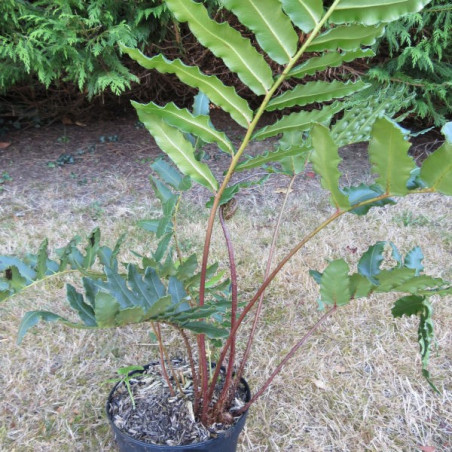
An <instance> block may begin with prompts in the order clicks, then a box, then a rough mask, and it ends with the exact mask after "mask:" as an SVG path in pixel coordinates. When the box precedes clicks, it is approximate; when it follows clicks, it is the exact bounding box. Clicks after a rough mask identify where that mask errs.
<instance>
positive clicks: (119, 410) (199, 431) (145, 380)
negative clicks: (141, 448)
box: [108, 360, 250, 446]
mask: <svg viewBox="0 0 452 452" xmlns="http://www.w3.org/2000/svg"><path fill="white" fill-rule="evenodd" d="M167 366H168V365H167ZM168 369H171V376H170V377H169V379H170V384H171V385H172V386H173V389H172V390H173V392H174V394H173V395H172V394H171V393H170V390H169V386H168V384H167V383H166V381H165V379H164V378H163V377H162V371H161V366H160V364H159V363H152V364H150V365H149V366H146V368H145V369H144V371H143V372H141V371H136V372H132V373H131V374H129V375H130V378H129V379H128V382H129V387H130V393H131V394H132V395H133V400H132V398H131V397H130V393H129V392H128V390H127V388H126V385H125V384H124V383H119V384H118V385H117V386H116V390H114V391H113V393H112V394H111V396H110V398H109V400H108V413H109V417H110V419H111V420H112V421H113V423H114V425H115V426H116V427H117V428H118V429H119V430H120V431H121V432H123V433H126V435H128V436H130V437H132V438H135V439H137V440H139V441H143V442H146V443H152V444H158V445H167V446H182V445H187V444H193V443H199V442H204V441H208V440H209V439H213V438H217V437H218V435H221V434H223V433H224V432H226V431H227V430H229V428H231V426H233V425H234V424H235V423H236V422H237V421H238V420H239V419H240V416H238V417H234V416H233V415H228V416H229V417H230V420H231V421H232V423H231V424H226V423H223V422H221V423H214V424H212V425H210V426H209V428H206V427H205V426H204V425H202V424H201V423H200V422H196V421H195V413H194V394H193V381H192V377H191V375H192V374H191V370H190V366H189V365H188V364H186V363H185V362H184V361H180V360H172V362H171V366H168ZM173 372H174V375H177V378H178V380H179V381H178V386H179V387H180V390H181V391H183V395H182V394H181V393H180V392H179V391H178V390H177V387H176V384H175V379H174V378H173ZM222 382H223V380H222V374H220V379H219V383H218V384H217V387H216V389H215V392H214V395H213V403H215V402H216V401H217V400H218V397H219V395H220V392H221V390H222ZM249 397H250V393H249V390H248V391H247V390H246V388H245V386H244V385H242V386H240V385H239V387H238V389H237V393H236V397H235V399H234V400H233V405H232V407H231V411H233V410H234V409H235V410H238V409H240V408H242V407H243V406H244V404H245V402H246V401H249Z"/></svg>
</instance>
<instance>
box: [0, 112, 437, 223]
mask: <svg viewBox="0 0 452 452" xmlns="http://www.w3.org/2000/svg"><path fill="white" fill-rule="evenodd" d="M269 121H271V118H268V119H267V121H266V122H269ZM63 122H64V123H63ZM212 122H213V123H214V125H215V127H217V128H218V129H220V130H224V131H226V133H227V134H228V135H229V136H230V137H232V139H233V141H234V142H235V144H238V143H240V140H241V138H242V137H243V135H244V129H242V128H240V127H239V126H238V125H237V124H236V123H235V122H234V121H232V120H231V119H230V118H229V116H228V115H226V114H224V113H222V112H220V111H216V110H214V111H213V114H212ZM264 122H265V121H264ZM412 141H413V140H412ZM0 142H2V143H3V147H1V146H0V202H1V213H0V219H4V218H5V217H9V216H14V215H16V216H23V215H25V214H26V213H27V212H29V211H35V210H38V211H39V210H40V197H39V195H38V194H39V192H40V191H44V190H47V191H48V190H49V189H50V190H51V191H52V198H53V199H52V208H55V209H59V208H61V206H62V205H64V204H65V201H66V200H68V199H70V198H72V199H74V197H75V198H77V199H79V198H84V199H86V200H90V199H91V200H92V201H93V202H96V203H100V204H102V203H105V202H114V203H125V204H127V203H128V202H129V201H130V199H128V196H127V193H122V192H121V189H120V187H118V184H115V183H114V181H115V180H121V179H123V180H124V179H126V180H127V184H128V186H129V187H132V188H133V191H134V192H135V194H136V193H138V194H139V193H140V192H142V191H146V192H148V193H149V191H150V185H149V182H148V176H149V174H150V168H149V165H150V163H152V161H154V160H155V159H156V158H158V157H161V156H163V153H162V152H161V151H160V150H159V148H158V147H157V146H156V144H155V142H154V140H153V139H152V138H151V136H150V134H149V132H148V131H147V130H146V129H144V128H143V126H142V124H141V123H139V121H137V119H136V116H135V115H132V114H130V115H126V116H122V117H118V118H114V119H109V120H105V119H99V120H97V121H95V122H93V121H90V122H87V123H86V124H85V123H83V120H82V119H79V120H78V121H71V120H68V119H67V118H64V119H63V121H60V122H54V123H53V124H51V125H49V126H44V127H40V128H34V127H31V128H28V129H25V130H14V131H11V130H10V131H8V132H7V133H6V134H4V135H2V136H1V138H0ZM439 144H440V141H439V137H438V135H437V134H434V133H432V134H429V135H423V136H420V137H418V138H416V139H414V144H413V146H412V151H414V155H415V156H416V158H418V159H422V158H424V157H425V156H426V155H427V154H428V153H429V152H431V151H432V150H433V149H435V148H436V147H437V146H438V145H439ZM274 145H275V141H274V140H266V141H263V142H257V143H252V144H251V145H250V146H249V148H248V151H247V154H248V155H255V154H257V153H260V152H264V151H267V150H272V149H273V148H274ZM366 149H367V144H366V143H358V144H354V145H352V146H348V147H345V148H343V149H341V151H340V152H341V156H342V158H343V162H342V164H341V170H342V171H343V173H344V182H347V181H348V182H349V181H353V183H355V181H363V180H365V179H366V178H367V177H368V175H369V169H370V167H369V163H368V158H367V152H366ZM205 151H206V163H207V164H208V165H209V167H210V168H211V169H212V170H213V172H214V174H215V175H216V176H218V178H221V175H222V174H223V171H224V170H225V169H226V168H227V166H228V164H229V156H228V155H227V154H224V153H222V152H221V151H219V150H217V149H216V148H215V147H214V146H212V145H207V146H206V147H205ZM261 176H262V174H260V173H259V172H254V173H251V175H250V173H238V174H237V175H236V176H235V179H234V180H235V181H238V180H243V179H245V180H246V179H247V178H249V177H261ZM316 179H317V177H316V176H315V175H314V173H312V172H311V171H309V168H308V171H307V172H306V173H305V174H303V175H301V176H299V177H298V180H297V182H296V183H295V185H294V187H293V189H294V190H295V191H297V190H303V191H306V190H308V191H309V190H318V189H319V188H320V187H319V183H318V181H317V180H316ZM287 182H288V179H287V177H284V176H272V178H271V180H270V181H269V182H267V183H266V184H265V188H262V187H256V188H254V189H253V188H251V189H248V192H249V191H250V190H251V191H252V192H254V193H253V195H254V196H253V199H254V202H256V201H257V202H259V200H260V199H261V198H262V197H265V198H266V199H267V200H268V197H277V198H279V197H281V196H282V194H283V193H284V192H285V190H284V187H285V186H287ZM115 193H116V194H115ZM190 196H193V198H194V199H199V200H200V201H201V202H202V203H204V202H205V201H206V200H207V199H208V197H209V194H208V193H207V191H206V190H204V189H203V188H202V187H198V188H196V187H195V189H194V190H193V192H192V193H191V195H190ZM239 197H240V196H239ZM18 199H26V200H27V202H18V201H17V200H18ZM46 201H48V199H47V200H46ZM46 208H48V204H46Z"/></svg>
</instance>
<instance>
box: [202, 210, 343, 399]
mask: <svg viewBox="0 0 452 452" xmlns="http://www.w3.org/2000/svg"><path fill="white" fill-rule="evenodd" d="M345 212H346V211H336V212H335V213H334V214H333V215H331V216H330V217H328V218H327V219H326V220H325V221H324V222H323V223H322V224H321V225H320V226H318V227H317V228H316V229H314V230H313V231H312V232H311V233H310V234H308V235H307V236H306V237H305V238H304V239H303V240H302V241H301V242H299V243H298V244H297V245H296V246H295V247H294V248H292V249H291V250H290V252H289V253H288V254H287V255H286V256H285V257H284V259H282V260H281V261H280V262H279V264H278V265H277V266H276V268H275V269H274V270H273V271H272V272H271V274H270V276H269V277H268V278H267V279H266V280H265V281H264V282H263V283H262V284H261V286H260V287H259V289H258V290H257V292H256V293H255V295H254V297H253V298H252V299H251V300H250V301H249V302H248V304H247V305H246V306H245V308H244V309H243V311H242V313H241V314H240V316H239V318H238V319H237V322H236V323H235V328H234V329H233V330H232V331H231V333H230V335H229V337H228V338H227V340H226V342H225V344H224V345H223V349H222V350H221V353H220V357H219V359H218V362H220V363H221V362H223V361H224V358H225V356H226V353H227V352H228V350H229V347H230V345H231V340H232V339H231V338H232V337H235V335H236V334H237V330H238V329H239V328H240V325H241V324H242V322H243V320H244V318H245V317H246V316H247V314H248V313H249V312H250V310H251V309H252V308H253V306H254V305H255V304H256V302H257V301H258V300H259V298H260V296H261V295H262V294H263V293H264V291H265V289H266V288H267V287H268V285H269V284H270V283H271V282H272V281H273V279H274V278H275V276H276V275H277V274H278V273H279V272H280V271H281V269H282V268H283V266H284V265H285V264H286V263H287V262H288V261H289V260H290V259H291V258H292V257H293V255H294V254H295V253H297V252H298V251H299V250H300V249H301V248H302V247H303V246H304V245H305V244H306V243H307V242H309V240H311V239H312V238H313V237H314V236H315V235H316V234H318V233H319V232H320V231H321V230H322V229H323V228H325V227H326V226H327V225H328V224H330V223H331V222H332V221H334V220H335V219H336V218H338V217H339V216H341V215H342V214H343V213H345ZM219 374H220V369H218V368H216V369H215V372H214V375H213V379H214V380H216V379H218V375H219ZM212 395H213V388H212V386H211V387H210V390H209V394H208V398H211V397H212Z"/></svg>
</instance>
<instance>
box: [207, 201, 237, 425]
mask: <svg viewBox="0 0 452 452" xmlns="http://www.w3.org/2000/svg"><path fill="white" fill-rule="evenodd" d="M219 215H220V223H221V227H222V229H223V234H224V238H225V241H226V247H227V249H228V257H229V268H230V273H231V336H232V331H233V330H234V328H235V323H236V317H237V303H238V296H237V294H238V290H237V289H238V288H237V267H236V265H235V257H234V248H233V246H232V240H231V236H230V235H229V231H228V228H227V227H226V222H225V220H224V216H223V206H221V207H220V210H219ZM230 348H231V351H230V353H229V362H228V367H227V370H226V376H225V381H224V386H223V390H222V391H221V394H220V397H219V398H218V402H217V403H216V404H215V407H214V409H213V413H214V414H213V415H214V416H216V414H217V413H220V412H222V410H223V407H224V404H225V402H226V400H227V399H228V395H229V391H230V389H231V388H230V383H231V379H232V372H233V370H234V362H235V335H234V336H232V338H231V347H230ZM221 364H222V363H217V366H219V367H221ZM215 384H216V380H213V381H212V382H211V387H212V386H213V387H215Z"/></svg>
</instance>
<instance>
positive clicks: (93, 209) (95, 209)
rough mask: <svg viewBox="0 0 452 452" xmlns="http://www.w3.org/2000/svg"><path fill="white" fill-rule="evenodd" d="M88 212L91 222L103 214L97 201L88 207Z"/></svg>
mask: <svg viewBox="0 0 452 452" xmlns="http://www.w3.org/2000/svg"><path fill="white" fill-rule="evenodd" d="M88 211H89V214H90V216H91V217H92V219H93V220H97V219H98V218H99V217H101V216H102V215H103V213H104V209H102V204H101V203H100V202H99V201H94V202H92V203H91V204H90V205H89V207H88Z"/></svg>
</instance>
